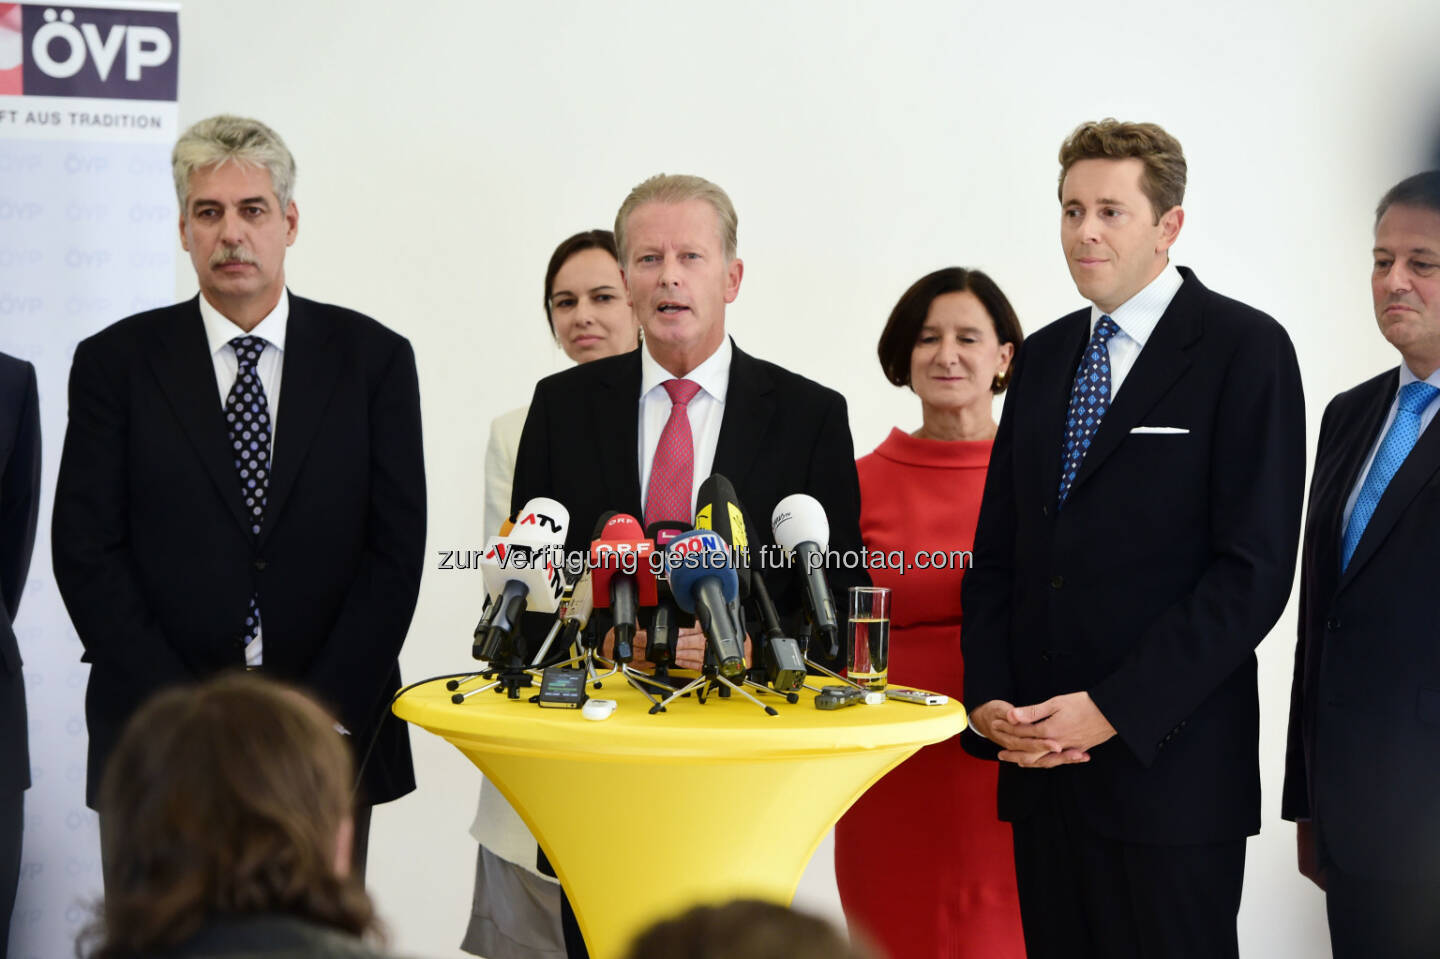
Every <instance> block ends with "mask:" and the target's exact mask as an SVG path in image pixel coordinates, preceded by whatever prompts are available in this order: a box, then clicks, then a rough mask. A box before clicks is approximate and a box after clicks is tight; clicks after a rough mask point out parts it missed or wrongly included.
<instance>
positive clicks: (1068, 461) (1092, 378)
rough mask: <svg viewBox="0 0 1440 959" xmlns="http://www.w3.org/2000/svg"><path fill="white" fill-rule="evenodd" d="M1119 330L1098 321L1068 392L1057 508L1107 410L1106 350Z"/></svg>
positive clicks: (1111, 323)
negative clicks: (1063, 451)
mask: <svg viewBox="0 0 1440 959" xmlns="http://www.w3.org/2000/svg"><path fill="white" fill-rule="evenodd" d="M1119 332H1120V327H1118V326H1116V325H1115V321H1114V320H1112V319H1110V317H1108V316H1102V317H1100V322H1098V323H1096V324H1095V332H1094V333H1092V334H1090V342H1089V343H1088V344H1086V346H1085V355H1084V356H1082V357H1080V366H1079V367H1078V368H1077V369H1076V370H1075V384H1074V386H1072V387H1071V388H1070V406H1069V407H1068V408H1067V409H1066V411H1065V459H1064V462H1063V463H1062V464H1061V466H1060V498H1059V500H1058V501H1057V503H1056V508H1057V509H1058V508H1059V507H1061V506H1064V505H1065V497H1066V496H1069V495H1070V484H1072V483H1074V482H1075V474H1076V473H1078V472H1080V464H1081V463H1082V462H1084V460H1085V453H1086V451H1087V450H1089V449H1090V443H1091V441H1092V440H1093V439H1094V438H1095V431H1096V430H1098V429H1099V428H1100V420H1101V418H1102V417H1104V415H1105V411H1106V410H1107V409H1109V408H1110V350H1109V348H1108V347H1107V346H1106V344H1107V343H1109V342H1110V337H1112V336H1114V335H1115V334H1116V333H1119Z"/></svg>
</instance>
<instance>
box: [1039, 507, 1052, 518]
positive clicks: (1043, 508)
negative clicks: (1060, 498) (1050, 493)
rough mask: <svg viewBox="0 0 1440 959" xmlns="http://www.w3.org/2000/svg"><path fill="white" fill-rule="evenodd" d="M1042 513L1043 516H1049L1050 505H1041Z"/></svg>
mask: <svg viewBox="0 0 1440 959" xmlns="http://www.w3.org/2000/svg"><path fill="white" fill-rule="evenodd" d="M1040 515H1041V516H1049V515H1050V507H1048V506H1042V507H1040Z"/></svg>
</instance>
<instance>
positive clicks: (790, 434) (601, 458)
mask: <svg viewBox="0 0 1440 959" xmlns="http://www.w3.org/2000/svg"><path fill="white" fill-rule="evenodd" d="M736 222H737V218H736V215H735V208H734V207H733V206H732V205H731V203H730V198H729V197H728V196H727V195H726V194H725V191H724V190H722V189H720V187H718V186H716V185H715V184H713V183H711V182H709V181H708V180H704V179H702V178H700V177H697V176H675V175H666V174H660V175H657V176H653V177H651V178H650V179H648V180H646V181H645V182H644V183H641V184H640V185H639V186H637V187H636V188H635V189H634V190H632V191H630V195H629V196H628V197H626V198H625V202H624V203H623V204H621V206H620V212H619V213H618V214H617V215H616V217H615V239H616V244H617V245H618V246H619V249H620V261H621V273H622V276H623V277H624V281H625V289H626V294H627V295H628V297H629V299H630V304H631V307H632V309H634V311H635V316H636V318H637V319H638V320H639V321H640V326H641V327H642V329H644V331H645V337H644V346H642V347H641V348H640V349H638V350H634V351H632V352H630V353H625V354H622V355H620V356H615V357H610V358H607V359H604V360H596V361H594V362H592V363H587V364H585V365H584V366H578V367H575V368H574V369H571V370H566V371H565V372H563V373H557V374H555V375H554V376H550V377H547V378H546V379H543V380H541V381H540V383H539V384H538V385H537V386H536V387H535V397H534V400H533V402H532V405H531V407H530V415H529V417H528V418H527V419H526V421H525V430H524V433H523V434H522V435H521V438H520V450H519V453H518V454H517V457H516V461H515V483H514V489H513V493H512V496H511V509H512V510H514V509H515V508H518V507H519V506H521V505H522V504H523V503H525V501H526V500H528V499H530V498H531V497H534V496H549V497H552V498H554V499H556V500H559V501H560V502H561V503H564V504H565V506H566V507H568V508H569V510H570V517H571V524H570V534H569V538H568V541H567V542H566V548H567V550H571V551H574V550H583V549H585V548H586V547H588V545H589V544H588V542H585V539H584V537H585V535H586V534H587V533H588V532H589V531H590V530H591V528H592V527H593V525H594V522H595V519H596V518H597V517H598V516H599V515H600V514H601V513H603V512H604V511H605V510H620V511H622V512H628V513H631V514H633V515H634V516H636V517H637V518H639V519H641V522H642V523H643V524H644V525H645V526H646V527H649V526H650V524H652V523H655V522H658V521H661V520H681V521H685V522H689V521H690V520H691V519H692V518H693V516H694V512H695V498H696V495H697V494H698V492H699V490H700V484H701V483H702V482H703V481H704V480H705V479H706V478H707V477H708V476H709V475H710V474H711V473H722V474H724V475H725V476H726V477H728V478H729V479H730V481H731V482H732V483H733V484H734V486H735V490H736V492H737V493H738V494H739V497H740V501H741V504H742V505H743V506H744V507H745V510H746V513H747V515H748V516H749V517H750V521H751V524H752V526H753V527H754V528H752V529H750V530H749V531H748V533H749V549H750V558H751V563H752V566H754V567H755V568H757V569H759V568H760V560H759V547H761V546H762V545H771V544H772V543H773V540H772V537H771V535H770V530H769V523H768V520H769V517H770V514H771V512H772V511H773V510H774V508H775V504H776V503H778V502H779V501H780V500H781V499H783V498H784V497H785V496H788V495H789V494H791V493H809V494H810V495H812V496H814V497H815V498H816V499H818V500H819V501H820V503H821V505H822V506H824V508H825V513H826V516H827V517H828V519H829V521H830V529H831V533H832V535H831V546H832V549H834V550H838V551H839V552H840V555H842V556H844V555H846V554H847V553H848V554H849V555H852V556H854V557H856V558H857V560H858V558H859V557H860V556H861V555H862V554H861V549H862V546H861V542H860V521H859V516H860V486H859V481H858V479H857V478H856V473H855V455H854V447H853V445H852V443H851V440H850V423H849V419H848V416H847V414H846V409H845V399H844V397H842V396H841V395H840V394H839V393H837V392H835V391H834V390H831V389H827V388H825V387H823V386H820V385H819V384H817V383H814V382H811V381H810V380H807V379H805V378H804V377H801V376H798V375H796V374H794V373H791V372H789V371H788V370H785V369H783V368H781V367H779V366H776V365H775V364H773V363H767V362H765V361H764V360H758V359H756V358H754V357H752V356H750V355H749V354H748V353H745V352H744V351H742V350H741V349H740V348H739V347H738V346H736V345H735V344H734V342H733V341H732V340H730V338H729V337H727V336H726V334H725V308H726V306H727V305H728V304H730V303H732V302H734V300H735V298H736V296H737V295H739V293H740V280H741V278H742V276H743V274H744V263H743V262H742V261H741V260H740V258H739V257H737V256H736V253H735V251H736ZM770 555H772V556H773V555H776V554H775V553H774V552H773V551H772V552H771V553H770ZM829 574H830V581H831V586H832V588H833V590H834V592H835V595H836V597H837V601H838V602H841V603H843V601H844V600H843V597H844V595H845V590H846V589H847V588H848V587H850V586H856V585H862V584H867V583H868V582H869V577H868V575H867V574H866V573H865V571H864V569H862V568H859V566H858V563H857V567H856V568H855V569H846V568H844V567H843V565H842V566H841V567H840V568H836V569H831V570H829ZM764 575H765V582H766V585H767V586H768V587H769V589H770V592H771V595H772V597H773V598H774V600H775V605H776V608H777V609H778V610H779V612H780V614H781V615H782V617H790V618H791V620H792V622H793V619H794V616H795V614H797V613H798V612H799V610H800V609H801V605H802V595H801V589H800V585H799V582H798V580H799V577H798V576H797V575H796V573H795V571H794V570H786V569H771V568H768V567H767V568H765V569H764ZM639 651H640V650H639V647H638V645H637V651H636V652H637V656H638V654H639ZM704 652H705V641H704V637H702V636H701V635H700V632H699V630H698V629H694V628H691V629H687V630H684V631H682V634H681V636H680V638H679V641H678V643H677V645H676V665H678V666H681V667H684V668H689V669H698V668H699V667H700V665H701V662H702V660H703V657H704ZM817 652H818V651H816V650H812V655H814V654H816V653H817Z"/></svg>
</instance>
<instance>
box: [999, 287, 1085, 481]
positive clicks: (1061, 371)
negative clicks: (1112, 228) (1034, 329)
mask: <svg viewBox="0 0 1440 959" xmlns="http://www.w3.org/2000/svg"><path fill="white" fill-rule="evenodd" d="M1056 322H1057V323H1059V324H1062V325H1063V326H1064V330H1063V332H1062V333H1061V337H1060V344H1059V347H1058V348H1057V349H1055V350H1052V351H1050V352H1049V353H1033V352H1032V353H1027V355H1026V356H1025V369H1024V375H1025V379H1026V380H1027V381H1029V382H1032V383H1035V384H1037V385H1036V387H1035V389H1036V391H1037V393H1038V398H1037V401H1036V402H1035V404H1034V408H1033V409H1034V412H1033V413H1031V414H1029V415H1026V414H1025V412H1024V408H1020V409H1017V411H1016V412H1017V416H1024V417H1025V422H1024V423H1021V422H1019V421H1018V420H1017V422H1016V426H1017V429H1019V430H1020V431H1021V434H1022V435H1027V434H1028V435H1033V436H1035V437H1036V441H1035V444H1034V446H1033V449H1034V450H1035V451H1036V453H1037V455H1038V457H1039V461H1038V462H1031V463H1022V464H1021V465H1022V468H1021V470H1020V474H1021V475H1022V476H1032V477H1035V479H1036V481H1038V482H1040V483H1042V484H1043V486H1042V487H1041V489H1040V491H1039V498H1040V502H1042V503H1048V504H1049V505H1050V506H1054V505H1055V501H1056V499H1058V497H1059V495H1060V461H1061V459H1062V458H1063V455H1064V446H1065V413H1066V411H1067V410H1068V409H1069V406H1070V391H1071V389H1072V388H1073V386H1074V383H1075V368H1076V367H1077V366H1078V365H1079V363H1080V356H1081V354H1082V353H1084V351H1085V344H1086V343H1087V342H1088V341H1089V339H1090V317H1089V311H1088V310H1086V311H1083V312H1080V313H1074V314H1071V315H1070V316H1066V317H1062V318H1061V319H1060V320H1058V321H1056ZM1021 349H1022V350H1023V349H1025V348H1024V347H1021ZM1006 402H1007V403H1008V402H1009V400H1006ZM1017 448H1018V449H1023V448H1024V447H1023V446H1021V447H1017ZM1047 497H1048V498H1047Z"/></svg>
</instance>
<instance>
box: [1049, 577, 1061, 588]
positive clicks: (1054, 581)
mask: <svg viewBox="0 0 1440 959" xmlns="http://www.w3.org/2000/svg"><path fill="white" fill-rule="evenodd" d="M1064 585H1065V577H1064V576H1060V575H1055V576H1051V577H1050V588H1051V589H1059V588H1060V587H1061V586H1064Z"/></svg>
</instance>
